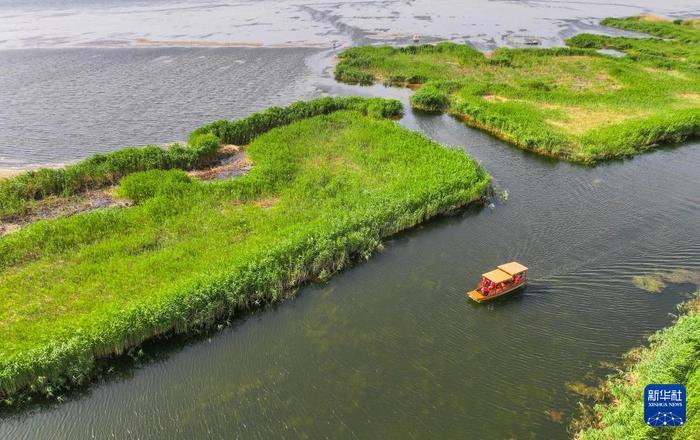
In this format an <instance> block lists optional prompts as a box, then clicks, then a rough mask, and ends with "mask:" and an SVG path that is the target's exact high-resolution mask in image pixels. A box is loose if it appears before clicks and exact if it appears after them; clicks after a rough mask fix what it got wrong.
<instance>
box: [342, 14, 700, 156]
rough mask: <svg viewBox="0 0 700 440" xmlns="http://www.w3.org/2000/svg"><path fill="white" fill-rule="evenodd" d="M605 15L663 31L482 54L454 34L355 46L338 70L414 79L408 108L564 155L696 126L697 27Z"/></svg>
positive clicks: (682, 134) (630, 149) (658, 138)
mask: <svg viewBox="0 0 700 440" xmlns="http://www.w3.org/2000/svg"><path fill="white" fill-rule="evenodd" d="M604 23H605V24H609V25H614V26H616V27H620V28H626V29H630V30H636V31H640V32H648V33H650V34H652V35H654V36H655V37H656V36H661V37H663V38H664V39H659V38H641V39H615V38H611V37H601V36H593V35H588V34H584V35H579V36H576V37H573V38H572V39H569V40H568V41H567V42H568V44H569V45H570V46H572V47H566V48H553V49H505V48H501V49H498V50H496V51H495V52H494V53H493V54H492V55H491V56H489V57H487V56H485V55H484V54H482V53H481V52H478V51H476V50H475V49H473V48H471V47H469V46H467V45H457V44H452V43H439V44H436V45H422V46H410V47H405V48H393V47H376V46H372V47H369V46H367V47H353V48H350V49H347V50H345V51H344V52H343V53H341V54H340V63H339V64H338V65H337V68H336V79H338V80H339V81H345V82H350V83H358V82H359V83H360V84H369V83H372V82H375V81H382V82H383V83H384V84H387V85H394V86H411V87H414V86H416V85H420V88H419V89H418V91H417V92H416V93H415V94H414V95H413V96H412V97H411V105H412V106H413V107H414V108H416V109H420V110H428V111H448V112H449V113H451V114H453V115H456V116H459V117H460V118H461V119H462V120H464V121H465V122H466V123H468V124H470V125H472V126H475V127H478V128H481V129H484V130H486V131H489V132H490V133H492V134H494V135H496V136H497V137H500V138H501V139H504V140H506V141H507V142H510V143H512V144H514V145H517V146H519V147H521V148H524V149H527V150H531V151H535V152H538V153H540V154H543V155H547V156H554V157H560V158H564V159H568V160H572V161H579V162H586V163H594V162H597V161H601V160H605V159H610V158H616V157H623V156H628V155H631V154H634V153H637V152H640V151H644V150H646V149H648V148H651V147H653V146H654V145H657V144H659V143H676V142H681V141H683V140H685V139H687V138H689V137H692V136H695V135H697V134H698V133H700V73H698V70H697V62H696V61H697V60H696V58H697V56H698V54H699V53H700V42H699V41H698V40H699V38H698V37H699V36H700V28H698V27H697V26H694V25H690V24H688V23H691V21H687V22H685V21H684V22H680V23H675V22H651V21H643V20H637V19H634V18H631V19H623V20H615V19H609V20H605V21H604ZM627 40H633V41H627ZM573 46H576V47H573ZM600 48H613V49H618V50H622V51H624V52H625V53H627V56H625V57H623V58H614V57H609V56H605V55H601V54H599V53H598V52H596V50H595V49H600ZM358 78H361V81H360V80H358Z"/></svg>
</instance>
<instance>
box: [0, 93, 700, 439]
mask: <svg viewBox="0 0 700 440" xmlns="http://www.w3.org/2000/svg"><path fill="white" fill-rule="evenodd" d="M323 87H324V88H325V90H326V92H327V93H330V94H350V93H363V94H369V95H383V96H394V97H398V98H401V99H404V100H405V99H406V97H407V96H408V92H407V91H405V90H401V89H387V88H384V87H381V86H376V87H371V88H363V89H359V90H358V89H356V88H353V87H348V86H342V85H334V84H333V83H332V82H330V81H328V82H326V83H324V85H323ZM401 123H402V124H404V125H405V126H407V127H409V128H411V129H415V130H420V131H422V132H424V133H425V134H426V135H428V136H430V137H432V138H434V139H437V140H438V141H440V142H442V143H445V144H449V145H452V146H453V147H454V148H459V149H464V150H465V151H466V152H468V153H469V154H471V155H472V156H474V157H476V158H478V160H480V161H481V162H482V163H483V164H484V166H486V168H487V169H488V170H489V172H490V173H491V174H492V175H493V178H494V183H495V185H496V187H497V189H498V190H499V191H501V192H507V198H506V197H501V198H495V199H494V200H493V205H492V206H486V207H483V208H474V209H469V210H467V212H465V213H463V214H462V215H459V216H456V217H449V218H440V219H436V220H433V221H430V222H428V223H427V224H425V225H423V226H421V227H419V228H416V229H414V230H412V231H409V232H406V233H403V234H400V235H399V236H396V237H394V238H393V239H391V240H389V241H388V243H387V245H386V248H385V249H384V251H383V252H381V253H379V254H378V255H376V256H375V257H374V258H372V259H371V260H370V261H369V262H367V263H363V264H361V265H359V266H356V267H355V268H352V269H350V270H347V271H345V272H343V273H341V274H338V275H337V276H335V277H334V278H333V279H332V280H331V281H330V282H329V283H328V284H325V285H312V286H308V287H306V288H304V289H302V290H301V291H300V294H299V296H298V297H297V298H295V299H293V300H290V301H288V302H286V303H283V304H281V305H278V306H277V307H274V308H269V309H266V310H262V311H258V312H256V313H254V314H252V315H250V316H248V317H246V318H243V319H239V320H238V321H236V322H235V323H234V325H233V326H231V327H227V328H225V329H224V330H222V331H220V332H218V333H215V334H212V335H208V336H206V337H204V338H198V339H196V340H191V341H189V342H186V343H185V342H182V341H179V342H178V341H174V342H170V343H169V344H166V345H165V346H164V345H163V344H156V345H150V346H147V347H146V348H145V352H146V359H147V361H146V362H145V363H143V364H142V365H140V366H138V367H135V368H134V367H133V366H127V367H124V368H123V369H121V370H120V372H119V374H117V375H115V376H113V377H112V378H111V379H109V380H107V381H106V382H105V383H100V384H96V385H94V386H92V387H90V388H89V389H88V390H86V391H85V392H82V393H78V394H74V395H70V396H68V397H67V401H66V402H64V403H61V404H52V405H48V406H43V407H39V408H34V409H33V410H31V411H29V412H24V413H22V414H19V415H10V416H6V417H5V418H4V419H2V421H0V437H1V438H22V439H25V438H26V439H30V438H51V439H75V438H163V439H165V438H168V439H170V438H202V437H205V436H206V437H207V438H298V437H308V438H406V437H409V438H465V437H467V438H481V439H502V438H518V439H525V438H533V439H535V438H537V439H541V438H564V437H566V435H567V434H566V423H567V422H568V420H569V418H570V416H571V415H572V412H573V411H574V410H575V407H576V405H575V403H576V396H573V395H571V394H569V393H568V392H567V390H566V384H567V383H570V382H580V381H586V380H587V381H591V380H592V378H593V377H594V376H595V375H597V374H601V373H604V372H605V371H606V370H603V369H602V368H601V367H600V363H601V362H605V361H616V360H619V358H620V356H621V354H622V353H623V352H625V351H626V350H627V349H629V348H631V347H633V346H635V345H639V344H641V343H643V342H644V340H645V337H646V336H648V335H649V334H650V333H651V332H652V331H654V330H656V329H659V328H661V327H664V326H666V325H668V324H669V323H670V322H671V321H672V316H671V315H670V314H669V313H671V312H674V311H675V305H676V304H677V303H679V302H680V301H682V300H683V299H684V298H685V294H687V293H689V292H690V290H691V288H690V287H689V286H671V287H669V288H668V289H666V290H665V291H664V292H662V293H660V294H650V293H648V292H645V291H643V290H640V289H638V288H637V287H635V286H634V285H633V284H632V283H631V277H632V276H633V275H637V274H643V273H647V272H654V271H658V270H666V269H668V270H671V269H676V268H686V269H692V270H698V269H700V264H699V262H700V234H699V232H700V230H699V225H698V218H699V216H700V178H699V177H698V172H697V170H698V168H699V167H700V143H698V142H693V143H690V144H687V145H684V146H680V147H669V148H664V149H660V150H657V151H655V152H652V153H649V154H645V155H641V156H638V157H635V158H634V159H631V160H625V161H617V162H612V163H609V164H605V165H601V166H598V167H595V168H588V167H582V166H577V165H572V164H568V163H563V162H556V161H551V160H546V159H542V158H539V157H537V156H534V155H532V154H528V153H525V152H522V151H519V150H517V149H515V148H513V147H511V146H509V145H506V144H504V143H503V142H501V141H498V140H496V139H493V138H491V137H489V136H488V135H485V134H483V133H481V132H479V131H476V130H472V129H470V128H467V127H465V126H464V125H462V124H460V123H459V122H457V121H455V120H454V119H452V118H450V117H448V116H430V115H421V114H414V113H413V112H410V111H409V112H408V113H407V115H406V116H405V117H404V118H403V120H402V121H401ZM513 259H515V260H519V261H521V262H523V263H524V264H526V265H527V266H529V267H531V268H532V270H531V284H530V285H529V286H528V287H527V288H526V290H525V291H524V292H523V293H522V294H519V295H516V296H513V297H511V298H508V299H505V300H502V301H498V302H496V303H493V304H489V305H475V304H474V303H472V302H470V301H469V300H468V299H467V297H466V295H465V289H466V288H468V287H470V286H471V285H472V284H473V283H474V282H475V281H476V280H478V279H479V275H480V274H481V273H482V272H484V271H486V270H488V269H489V268H491V267H493V266H494V265H496V264H499V263H501V262H504V261H509V260H513ZM560 417H561V420H559V418H560Z"/></svg>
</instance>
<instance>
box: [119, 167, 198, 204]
mask: <svg viewBox="0 0 700 440" xmlns="http://www.w3.org/2000/svg"><path fill="white" fill-rule="evenodd" d="M191 184H192V179H191V178H190V177H189V176H188V175H187V174H186V173H185V172H184V171H181V170H168V171H164V170H150V171H144V172H141V173H135V174H131V175H129V176H127V177H125V178H124V179H122V181H121V182H120V183H119V187H118V188H117V194H119V196H121V197H125V198H129V199H133V200H134V201H136V202H142V201H144V200H147V199H150V198H153V197H156V196H173V195H175V194H178V195H182V194H183V193H184V192H186V191H187V190H188V189H189V188H190V187H191Z"/></svg>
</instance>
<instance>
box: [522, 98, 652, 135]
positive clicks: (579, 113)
mask: <svg viewBox="0 0 700 440" xmlns="http://www.w3.org/2000/svg"><path fill="white" fill-rule="evenodd" d="M535 105H537V106H538V107H539V108H542V109H553V110H560V111H562V112H563V113H564V114H565V115H566V118H564V119H548V120H547V122H548V123H550V124H552V125H554V126H556V127H559V128H562V129H564V130H566V131H568V132H569V133H572V134H583V133H585V132H587V131H589V130H591V129H594V128H599V127H603V126H605V125H611V124H618V123H620V122H624V121H626V120H628V119H633V118H639V117H643V116H646V115H648V114H649V112H645V111H631V110H630V111H624V112H622V111H620V110H618V109H605V108H588V107H570V106H561V105H554V104H535Z"/></svg>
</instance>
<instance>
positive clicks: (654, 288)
mask: <svg viewBox="0 0 700 440" xmlns="http://www.w3.org/2000/svg"><path fill="white" fill-rule="evenodd" d="M632 284H634V285H635V286H637V287H639V288H640V289H642V290H646V291H647V292H650V293H659V292H661V291H662V290H663V289H664V288H665V287H666V283H664V282H663V280H662V279H661V277H660V276H658V275H635V276H633V277H632Z"/></svg>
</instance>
